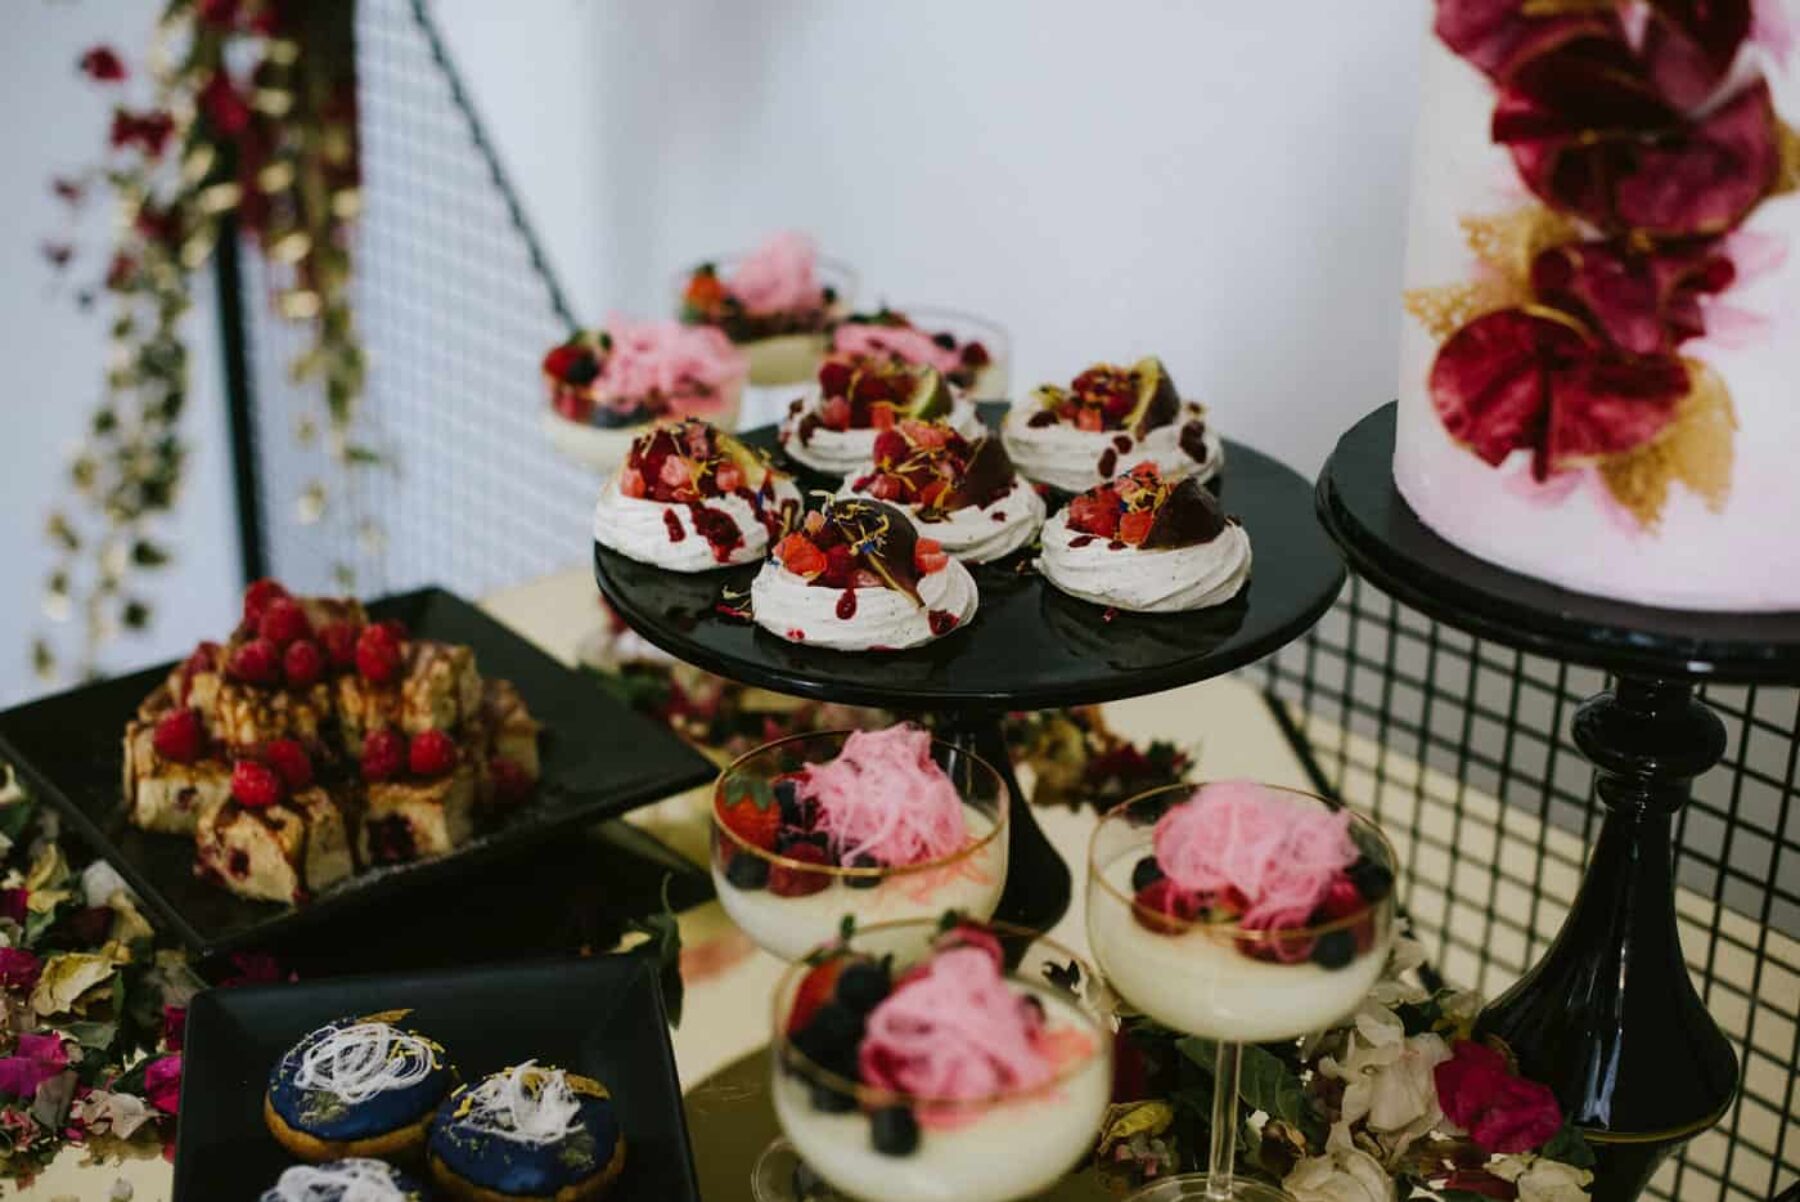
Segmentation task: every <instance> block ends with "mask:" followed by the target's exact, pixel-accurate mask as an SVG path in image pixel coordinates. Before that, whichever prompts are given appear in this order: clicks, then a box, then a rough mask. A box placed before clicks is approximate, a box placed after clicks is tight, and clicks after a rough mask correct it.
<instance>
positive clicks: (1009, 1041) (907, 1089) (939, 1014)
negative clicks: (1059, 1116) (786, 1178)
mask: <svg viewBox="0 0 1800 1202" xmlns="http://www.w3.org/2000/svg"><path fill="white" fill-rule="evenodd" d="M865 1032H866V1033H865V1036H864V1039H863V1043H862V1050H861V1052H860V1054H859V1055H860V1064H859V1068H860V1071H861V1074H862V1079H863V1080H864V1081H866V1082H868V1083H869V1084H871V1085H874V1086H876V1087H877V1088H881V1089H890V1090H894V1091H896V1092H899V1093H906V1094H911V1095H913V1096H915V1097H921V1098H942V1099H963V1098H986V1097H992V1096H994V1095H997V1094H1006V1093H1016V1092H1020V1091H1023V1090H1028V1089H1033V1088H1036V1087H1037V1086H1040V1085H1043V1084H1045V1083H1046V1082H1048V1081H1049V1080H1050V1079H1051V1077H1053V1076H1054V1075H1055V1072H1056V1062H1057V1058H1056V1056H1055V1055H1053V1054H1052V1053H1053V1049H1051V1048H1050V1047H1048V1046H1046V1040H1045V1032H1044V1023H1043V1016H1042V1015H1041V1014H1040V1013H1039V1011H1038V1010H1037V1008H1036V1007H1034V1006H1032V1005H1031V1004H1030V1003H1029V1002H1027V1001H1026V999H1025V998H1024V997H1023V996H1021V995H1020V994H1019V993H1017V992H1015V991H1014V989H1013V988H1012V986H1010V985H1008V984H1007V981H1006V978H1005V977H1004V976H1003V975H1002V973H1001V970H1000V966H999V965H998V964H997V963H995V961H994V958H993V956H991V955H990V954H989V953H988V952H987V951H986V950H984V949H982V948H979V947H953V948H950V949H948V950H945V951H941V952H939V953H937V954H936V955H935V956H933V957H932V958H931V960H930V961H928V962H927V963H926V965H925V966H924V971H923V972H922V973H920V974H919V975H917V976H914V977H912V978H911V979H910V980H907V981H905V982H904V983H903V984H901V985H899V986H898V987H896V988H895V990H894V992H892V993H891V994H889V995H888V996H887V999H886V1000H885V1001H883V1002H882V1003H881V1004H880V1005H878V1006H876V1007H875V1009H874V1010H872V1011H870V1012H869V1019H868V1026H867V1027H866V1029H865Z"/></svg>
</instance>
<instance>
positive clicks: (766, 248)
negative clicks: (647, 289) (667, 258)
mask: <svg viewBox="0 0 1800 1202" xmlns="http://www.w3.org/2000/svg"><path fill="white" fill-rule="evenodd" d="M855 294H856V273H855V272H853V271H851V270H850V268H849V267H847V266H845V265H844V264H842V263H838V262H835V261H833V260H831V259H826V258H823V257H821V256H820V255H819V253H818V249H817V247H815V246H814V245H813V240H812V239H811V238H809V237H807V236H806V235H805V234H801V233H796V232H793V231H787V232H783V233H779V234H775V235H773V236H772V237H770V238H768V239H767V240H766V241H764V242H763V243H762V245H760V246H758V247H757V248H756V249H755V250H753V251H750V252H749V253H748V254H742V255H726V256H723V257H721V258H719V259H714V260H709V261H707V262H704V263H701V264H699V265H698V266H696V267H693V268H691V269H689V270H687V271H684V272H682V273H681V276H680V277H679V278H678V280H677V281H676V296H677V300H678V304H679V307H680V312H681V320H682V321H683V322H684V323H686V324H688V325H693V326H709V327H712V328H713V329H716V330H719V331H720V332H721V333H723V334H724V335H725V337H727V338H728V339H730V340H731V342H732V343H733V344H735V345H736V346H737V347H738V349H739V350H741V351H743V352H744V354H745V356H746V357H747V358H748V360H749V367H750V383H752V384H754V385H757V386H758V387H767V386H769V385H775V384H797V383H800V382H801V381H803V380H806V379H807V378H809V377H810V376H811V375H812V374H813V372H814V371H816V370H817V369H818V366H819V360H820V359H822V358H823V357H824V355H825V351H826V348H827V347H828V345H829V344H830V338H831V327H832V326H833V325H834V324H836V323H837V321H838V320H840V319H841V318H842V317H843V316H844V315H845V314H846V313H848V312H849V306H850V302H851V300H852V299H853V298H854V297H855Z"/></svg>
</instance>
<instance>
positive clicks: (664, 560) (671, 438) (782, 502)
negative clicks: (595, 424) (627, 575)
mask: <svg viewBox="0 0 1800 1202" xmlns="http://www.w3.org/2000/svg"><path fill="white" fill-rule="evenodd" d="M801 507H802V501H801V497H800V490H799V488H798V487H797V486H796V485H795V484H794V481H793V479H792V478H791V477H789V476H788V475H787V474H786V473H785V472H781V471H777V470H776V469H775V468H774V467H771V466H770V464H769V462H768V460H767V459H766V458H765V457H764V456H763V454H762V453H761V452H760V451H756V450H753V449H751V448H750V447H748V446H746V445H745V444H743V443H742V442H739V441H738V440H737V439H736V438H734V437H732V436H731V435H729V434H727V433H725V432H724V431H723V430H720V429H719V428H718V427H716V426H713V425H712V424H710V423H708V422H704V421H699V420H697V419H692V418H690V419H688V420H686V421H682V422H675V423H670V424H666V425H660V426H655V427H652V428H651V429H650V430H649V431H648V432H647V433H643V434H640V435H638V436H637V438H635V439H633V440H632V443H631V448H630V450H629V451H628V452H627V454H626V456H625V462H624V463H623V464H622V465H620V467H619V469H618V471H616V472H615V473H613V476H612V478H611V479H609V480H608V481H607V482H606V485H605V487H604V488H602V489H601V490H600V499H599V500H598V501H597V502H595V504H594V541H595V542H597V543H599V544H600V545H601V546H603V547H609V548H611V549H612V550H614V551H617V552H618V553H619V554H621V555H625V556H628V557H630V558H632V559H635V560H637V561H638V562H640V563H647V564H651V565H653V566H655V567H659V568H665V569H667V570H668V571H671V572H705V571H709V570H711V569H713V568H722V567H729V566H730V565H732V564H739V563H751V562H754V561H755V560H758V559H761V558H762V557H763V555H764V554H766V553H767V552H768V549H769V546H770V544H771V543H772V542H774V541H775V540H778V539H779V538H781V536H782V535H783V534H785V533H786V532H787V530H788V528H789V527H790V526H792V525H793V524H794V522H795V521H796V520H798V518H799V515H800V510H801Z"/></svg>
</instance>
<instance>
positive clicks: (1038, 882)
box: [594, 406, 1344, 929]
mask: <svg viewBox="0 0 1800 1202" xmlns="http://www.w3.org/2000/svg"><path fill="white" fill-rule="evenodd" d="M984 416H985V417H987V418H988V419H989V420H990V422H991V421H992V420H993V418H994V417H995V416H996V412H995V407H989V406H984ZM742 437H743V439H744V441H746V442H748V443H750V444H751V445H753V446H760V447H763V448H765V449H768V450H770V451H771V452H777V453H778V451H777V442H776V437H775V428H774V427H773V426H766V427H762V428H760V429H757V430H753V431H751V432H749V433H748V434H745V435H743V436H742ZM1219 489H1220V499H1221V501H1222V502H1223V503H1224V506H1225V509H1226V510H1227V512H1229V513H1232V514H1234V515H1236V516H1237V517H1238V518H1239V519H1240V520H1241V521H1242V522H1243V524H1244V528H1245V530H1246V531H1248V532H1249V535H1250V542H1251V547H1252V550H1253V554H1254V556H1255V566H1254V569H1253V572H1252V574H1251V578H1250V582H1249V584H1248V585H1246V586H1245V588H1244V590H1243V591H1242V592H1240V593H1239V594H1238V596H1237V597H1236V598H1234V599H1233V600H1232V601H1230V602H1229V603H1227V604H1225V605H1222V606H1219V607H1217V608H1214V609H1204V610H1198V611H1196V612H1193V613H1186V614H1166V615H1137V614H1126V613H1118V614H1113V613H1109V612H1106V611H1102V610H1101V609H1100V608H1099V607H1097V606H1093V605H1089V604H1087V603H1085V602H1082V601H1077V600H1074V599H1073V598H1070V597H1066V596H1064V595H1063V594H1061V593H1059V592H1057V591H1056V590H1055V589H1054V588H1052V587H1050V586H1049V585H1048V584H1047V583H1046V582H1045V581H1044V580H1043V579H1042V578H1041V577H1039V576H1038V575H1037V574H1036V573H1035V572H1031V571H1029V570H1021V565H1020V564H1018V563H1017V562H1010V563H1004V564H999V565H988V566H976V567H975V568H974V569H973V571H974V574H975V578H976V582H977V584H978V586H979V588H980V590H981V608H980V610H979V611H978V612H977V613H976V615H975V617H974V619H973V620H971V621H970V622H969V623H968V625H967V626H965V627H963V628H961V629H958V630H955V631H953V632H951V633H950V634H949V635H947V636H945V637H944V638H941V639H938V640H936V641H935V642H932V643H929V644H927V645H926V646H923V647H918V648H914V649H912V650H908V651H898V652H882V653H864V654H854V653H846V652H841V651H830V650H825V649H822V648H817V647H807V646H805V645H804V644H795V643H789V642H787V641H786V640H784V639H781V638H778V637H776V636H775V635H773V634H770V633H769V632H767V631H765V630H762V629H759V628H757V627H754V626H752V625H750V624H749V623H747V622H744V621H742V620H739V619H734V618H731V617H729V616H727V615H725V614H722V613H720V612H719V610H718V607H717V603H718V602H719V600H720V598H721V596H722V594H723V593H724V591H725V590H731V591H732V592H733V593H734V595H735V594H738V593H743V592H747V591H748V589H749V584H750V580H751V578H752V577H753V576H754V575H755V574H756V571H757V568H758V565H756V564H749V565H745V566H743V567H739V568H734V569H727V570H723V571H719V572H708V573H704V574H701V575H697V576H690V575H681V574H677V573H673V572H665V571H662V570H660V569H657V568H653V567H649V566H647V565H645V564H641V563H637V562H635V561H633V560H630V559H627V558H625V557H624V556H622V555H619V554H617V553H615V552H613V551H609V550H607V549H606V548H604V547H601V546H599V545H598V544H596V545H595V548H594V575H595V577H596V579H597V580H598V581H599V584H600V590H601V592H603V593H604V594H605V595H606V599H607V601H609V602H610V603H611V604H612V607H613V608H614V610H616V611H617V612H618V614H619V616H620V617H621V618H623V619H624V620H625V621H626V622H627V623H629V624H630V625H631V627H632V628H633V629H635V630H636V631H637V632H638V633H639V634H641V635H643V636H644V637H645V638H646V639H648V640H650V641H651V642H652V643H654V644H656V645H657V646H659V647H661V648H662V649H663V650H665V651H667V652H669V653H670V654H671V655H674V656H675V657H677V658H678V659H682V660H685V661H686V662H688V663H691V664H694V665H696V666H697V667H701V668H704V669H706V670H708V671H710V672H715V673H717V674H718V675H720V676H724V677H727V678H728V679H731V680H735V681H739V682H741V683H743V684H747V685H755V686H759V687H762V688H768V689H773V690H776V691H777V692H782V693H788V694H792V695H795V696H799V697H808V698H813V699H815V700H819V701H831V702H838V703H842V704H845V705H864V706H875V707H880V708H884V709H890V710H898V711H902V712H910V713H919V714H930V715H934V716H935V717H936V718H937V719H938V726H939V730H940V736H941V737H944V738H947V739H950V740H952V741H954V742H957V743H959V744H961V745H963V746H966V747H969V748H971V749H972V750H973V751H974V752H975V753H976V754H978V755H980V756H981V757H982V758H984V759H986V760H988V761H989V762H990V763H991V764H993V765H994V767H995V768H996V769H998V770H999V771H1000V772H1001V773H1002V774H1003V775H1004V776H1005V777H1006V780H1007V784H1008V786H1009V788H1010V789H1011V791H1012V800H1013V805H1012V820H1011V823H1010V827H1011V836H1010V846H1009V864H1008V869H1007V884H1006V892H1005V894H1004V896H1003V897H1002V898H1001V902H1000V909H999V912H998V913H997V914H996V917H997V918H1001V919H1004V920H1006V921H1008V922H1013V923H1017V924H1019V925H1021V926H1028V927H1033V928H1036V929H1045V928H1047V927H1049V926H1051V925H1052V924H1054V923H1055V922H1056V920H1057V919H1058V918H1059V917H1061V915H1062V914H1063V912H1064V910H1066V909H1067V908H1068V904H1069V869H1068V866H1067V865H1066V864H1064V863H1063V862H1062V859H1061V857H1059V856H1058V855H1057V854H1056V852H1055V850H1054V849H1052V848H1051V846H1050V844H1049V842H1048V840H1046V839H1045V838H1044V835H1043V832H1042V831H1041V830H1040V829H1039V828H1038V825H1037V822H1036V821H1035V820H1034V819H1033V818H1032V815H1031V809H1030V807H1029V806H1028V805H1027V804H1025V800H1024V798H1023V797H1022V796H1021V795H1020V793H1019V787H1018V782H1017V781H1016V780H1015V779H1014V778H1013V774H1012V769H1011V766H1010V761H1009V758H1008V755H1007V750H1006V742H1005V739H1004V738H1003V737H1002V735H1001V728H1000V722H1001V719H1002V718H1003V717H1004V716H1005V715H1006V714H1007V713H1008V712H1011V711H1015V710H1033V709H1051V708H1059V707H1064V706H1072V705H1087V704H1093V703H1097V702H1102V701H1113V700H1117V699H1119V698H1122V697H1134V696H1138V695H1140V694H1144V693H1151V692H1156V691H1159V690H1162V689H1169V688H1173V687H1175V686H1177V685H1183V684H1190V683H1193V682H1195V681H1199V680H1205V679H1208V678H1210V677H1213V676H1217V675H1219V674H1220V673H1223V672H1228V671H1230V670H1231V669H1233V668H1237V667H1240V666H1242V665H1244V664H1246V663H1249V662H1250V661H1251V660H1254V659H1257V658H1258V657H1260V656H1263V655H1266V654H1268V653H1269V652H1271V651H1274V650H1276V649H1278V648H1280V647H1281V646H1283V645H1285V644H1286V643H1288V642H1290V641H1292V640H1293V639H1295V638H1297V637H1298V636H1299V635H1301V634H1302V633H1304V632H1305V631H1306V630H1307V629H1308V628H1309V627H1311V626H1312V624H1313V623H1314V622H1316V621H1318V619H1319V617H1320V615H1321V614H1323V613H1324V612H1325V610H1326V609H1327V608H1328V607H1329V606H1330V604H1331V602H1332V600H1333V598H1335V597H1336V596H1337V594H1338V590H1339V589H1340V588H1341V587H1342V585H1343V580H1344V569H1343V565H1342V563H1341V562H1340V561H1339V559H1338V556H1337V553H1336V551H1335V550H1334V549H1333V547H1332V545H1331V542H1330V540H1329V539H1327V538H1326V537H1325V535H1324V533H1323V532H1322V531H1321V530H1320V529H1319V526H1318V522H1317V520H1316V519H1315V518H1314V516H1313V511H1312V505H1311V499H1310V495H1309V494H1310V491H1311V490H1310V489H1309V488H1308V486H1307V484H1306V481H1305V480H1304V479H1303V478H1302V477H1300V476H1299V475H1298V474H1296V473H1295V472H1293V471H1292V470H1290V469H1288V468H1285V467H1283V466H1282V465H1281V464H1279V463H1277V462H1275V461H1274V460H1273V459H1270V458H1268V457H1267V456H1265V455H1261V454H1258V453H1257V452H1256V451H1253V450H1251V449H1249V448H1248V447H1244V446H1240V445H1237V444H1227V451H1226V457H1225V470H1224V472H1223V474H1222V477H1221V480H1220V483H1219Z"/></svg>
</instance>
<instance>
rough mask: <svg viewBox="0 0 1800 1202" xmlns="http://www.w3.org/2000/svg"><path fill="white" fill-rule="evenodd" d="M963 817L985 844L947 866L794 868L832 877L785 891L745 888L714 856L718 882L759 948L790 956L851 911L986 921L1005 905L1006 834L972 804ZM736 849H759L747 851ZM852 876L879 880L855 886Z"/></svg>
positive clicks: (866, 917)
mask: <svg viewBox="0 0 1800 1202" xmlns="http://www.w3.org/2000/svg"><path fill="white" fill-rule="evenodd" d="M963 817H964V820H965V821H966V823H967V830H968V835H967V841H968V843H969V844H971V845H972V844H976V843H980V844H981V846H980V847H978V848H976V849H975V850H974V851H972V852H970V853H969V854H968V855H966V856H963V857H962V858H961V859H958V860H957V861H956V862H954V863H952V864H948V865H945V866H944V867H941V868H924V869H920V870H917V871H913V872H894V873H885V874H880V875H876V873H877V872H878V871H879V870H876V869H870V870H869V874H868V875H864V876H861V877H860V878H859V877H856V876H838V875H831V874H826V873H820V872H806V871H805V870H803V869H801V870H796V869H790V870H788V872H789V874H790V876H795V877H800V878H805V879H807V880H810V881H811V882H813V883H815V884H817V883H822V882H826V883H825V884H824V888H822V889H820V890H819V891H818V892H815V893H804V894H798V895H793V896H782V895H781V894H779V893H775V892H772V891H771V890H770V889H769V888H768V887H767V885H764V886H763V887H761V888H757V889H740V888H738V887H737V886H736V885H734V884H732V882H731V880H730V878H729V876H728V874H727V872H726V870H725V869H724V868H721V867H720V861H719V857H717V856H715V857H714V858H713V868H712V876H713V887H714V889H715V890H717V892H718V895H719V904H720V905H722V906H724V907H725V912H726V913H727V914H729V915H730V916H731V921H733V922H735V923H736V924H737V925H738V927H739V928H740V929H741V930H742V931H743V932H744V933H745V934H746V935H748V936H750V938H751V939H753V940H755V941H756V945H757V946H758V947H760V948H762V949H763V950H764V951H767V952H772V953H774V954H775V955H777V956H780V957H781V958H782V959H784V960H798V959H799V958H800V957H802V956H804V955H806V953H807V952H809V951H811V950H812V949H813V948H815V947H818V946H819V945H820V944H823V943H828V942H830V941H831V940H832V939H835V938H836V937H837V935H838V932H839V930H840V929H841V926H842V923H843V919H844V917H845V916H846V915H849V916H851V917H853V918H855V919H856V924H857V925H858V926H859V927H861V926H868V925H869V924H871V923H877V922H894V921H899V920H901V919H907V918H936V917H937V916H938V915H940V914H942V913H944V912H945V911H947V910H955V911H957V912H959V913H961V914H965V915H967V916H968V917H970V918H972V919H976V920H986V919H988V918H991V917H992V916H993V913H994V907H995V906H997V905H999V904H1000V892H1001V890H1002V889H1004V888H1005V886H1006V840H1005V839H1004V838H992V839H990V838H988V836H989V835H990V834H991V833H992V832H993V830H994V821H993V819H991V818H989V817H988V816H987V815H986V814H983V813H982V812H981V811H980V810H978V809H976V808H975V807H974V806H969V805H965V806H964V807H963ZM983 840H986V841H985V842H983ZM736 854H738V855H744V856H754V855H755V854H756V853H755V852H752V851H744V850H740V851H738V852H737V853H736ZM778 871H779V868H778ZM853 880H857V881H859V882H860V881H873V882H874V883H873V884H871V885H862V884H860V883H859V884H857V885H852V884H851V883H850V882H851V881H853ZM800 887H803V888H804V887H807V886H805V885H804V884H802V885H801V886H800Z"/></svg>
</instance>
